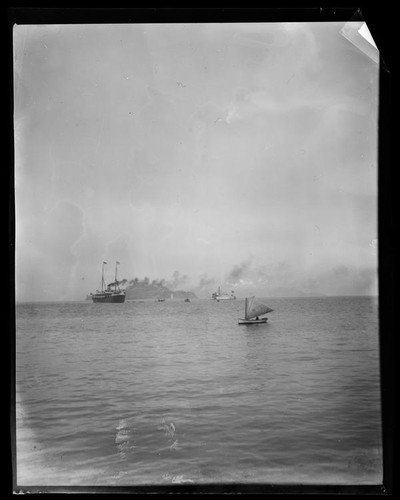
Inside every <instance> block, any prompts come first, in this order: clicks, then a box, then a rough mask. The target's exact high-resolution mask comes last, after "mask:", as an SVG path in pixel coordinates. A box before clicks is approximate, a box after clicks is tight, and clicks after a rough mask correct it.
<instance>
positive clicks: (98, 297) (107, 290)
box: [91, 262, 125, 303]
mask: <svg viewBox="0 0 400 500" xmlns="http://www.w3.org/2000/svg"><path fill="white" fill-rule="evenodd" d="M104 264H107V262H103V266H102V269H101V286H100V290H96V292H95V293H92V294H91V297H92V300H93V302H101V303H121V302H125V291H124V290H121V289H120V287H119V281H118V278H117V267H118V264H119V262H116V264H115V277H114V281H113V282H112V283H109V284H108V285H106V282H105V280H104Z"/></svg>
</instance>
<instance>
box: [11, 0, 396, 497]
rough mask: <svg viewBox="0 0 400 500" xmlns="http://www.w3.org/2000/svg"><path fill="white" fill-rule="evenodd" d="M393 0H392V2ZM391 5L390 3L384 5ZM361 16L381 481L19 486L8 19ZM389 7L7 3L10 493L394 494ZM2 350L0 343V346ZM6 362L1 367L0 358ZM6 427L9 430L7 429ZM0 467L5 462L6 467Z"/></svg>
mask: <svg viewBox="0 0 400 500" xmlns="http://www.w3.org/2000/svg"><path fill="white" fill-rule="evenodd" d="M392 5H393V4H392ZM392 9H394V8H393V7H392ZM349 20H357V21H361V20H364V21H365V22H366V23H367V26H368V28H369V30H370V32H371V34H372V36H373V38H374V40H375V43H376V45H377V46H378V48H379V50H380V88H379V118H378V127H379V140H378V164H379V166H378V233H379V258H378V270H379V323H380V335H379V342H380V356H381V397H382V422H383V424H382V425H383V429H382V439H383V471H384V475H383V483H382V484H378V485H351V484H349V485H319V484H315V485H314V484H313V485H310V484H298V485H293V484H290V485H289V484H288V485H284V484H236V483H235V484H232V483H228V484H224V483H222V484H199V485H160V486H158V485H149V486H93V487H83V486H82V487H80V486H71V487H70V486H65V487H63V486H19V485H18V484H17V483H16V478H15V471H16V460H15V449H16V446H15V281H14V271H15V204H14V155H13V148H14V139H13V75H12V71H13V69H12V68H13V45H12V28H13V25H14V24H57V23H60V24H74V23H83V24H92V23H148V22H151V23H183V22H186V23H191V22H196V23H206V22H207V23H208V22H213V23H219V22H230V23H234V22H329V21H331V22H332V21H349ZM395 23H396V14H395V12H394V10H393V12H391V8H390V7H389V8H387V9H385V8H384V6H383V7H382V6H380V7H374V8H373V7H367V6H358V7H340V6H339V7H326V6H318V5H315V4H314V5H313V6H311V7H294V8H293V7H275V8H273V7H271V8H219V7H218V8H206V7H205V8H176V7H175V8H158V7H153V8H142V7H140V8H126V7H120V8H118V7H87V6H83V7H75V6H74V7H27V6H21V7H18V6H11V7H8V9H7V26H6V30H5V32H6V37H7V40H6V46H7V48H8V54H6V56H7V57H6V60H8V63H9V73H8V81H7V84H8V89H7V90H8V91H9V101H8V104H9V110H8V111H9V112H8V118H9V121H10V126H9V145H10V150H9V154H10V162H9V169H8V181H9V182H8V186H7V187H8V196H6V199H7V200H8V204H7V208H6V210H7V213H8V221H7V222H8V231H7V233H8V264H9V266H8V271H9V276H8V283H9V288H8V290H7V292H8V297H6V301H7V302H8V303H9V308H8V310H9V311H10V314H9V318H8V319H9V328H8V330H7V332H9V339H8V341H9V345H8V347H9V349H7V350H5V352H7V353H9V354H10V360H9V362H10V370H9V372H8V373H6V379H7V377H8V376H9V377H10V392H9V396H10V412H9V418H10V431H9V434H8V435H9V437H10V438H11V441H10V446H9V447H7V452H10V453H7V455H8V456H7V458H8V461H7V463H9V464H10V490H9V491H10V492H13V493H14V494H15V493H31V494H37V493H55V494H60V493H83V494H88V493H90V494H93V493H99V494H110V493H112V494H127V493H131V494H132V493H133V494H146V493H155V494H168V493H172V494H174V493H180V494H185V493H195V494H203V493H208V494H221V493H222V494H247V493H259V494H324V495H326V494H327V495H336V494H341V495H343V494H351V495H382V494H383V495H391V494H395V492H396V491H397V488H396V486H395V483H394V481H395V477H394V471H395V470H396V465H397V466H398V462H397V461H396V458H397V455H396V452H397V450H396V448H395V438H396V436H397V434H396V429H395V403H394V400H395V382H394V379H395V359H394V356H395V344H394V283H395V279H394V278H395V273H394V262H395V260H394V235H395V233H394V230H395V227H394V225H395V218H394V208H393V201H394V199H395V194H394V180H395V179H394V175H395V173H394V168H393V163H394V162H393V149H392V148H393V144H394V142H393V139H394V136H393V132H394V130H395V128H394V115H395V113H394V111H393V109H394V108H395V105H396V104H397V103H396V97H397V96H396V95H395V91H394V80H395V76H396V75H395V73H396V66H395V62H394V51H395V47H394V45H395V30H396V24H395ZM3 352H4V350H3ZM6 366H8V365H7V364H6ZM10 434H11V436H10ZM7 470H8V469H7Z"/></svg>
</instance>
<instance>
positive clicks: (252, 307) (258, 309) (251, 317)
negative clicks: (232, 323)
mask: <svg viewBox="0 0 400 500" xmlns="http://www.w3.org/2000/svg"><path fill="white" fill-rule="evenodd" d="M272 311H273V309H271V308H270V307H268V306H266V305H265V304H263V303H262V302H261V301H260V300H259V299H256V298H255V297H254V296H253V297H249V298H247V297H246V300H245V303H244V319H239V325H257V324H259V323H266V322H267V321H268V318H260V316H262V315H263V314H267V313H269V312H272Z"/></svg>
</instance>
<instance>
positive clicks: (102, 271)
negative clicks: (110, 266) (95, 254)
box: [101, 261, 107, 292]
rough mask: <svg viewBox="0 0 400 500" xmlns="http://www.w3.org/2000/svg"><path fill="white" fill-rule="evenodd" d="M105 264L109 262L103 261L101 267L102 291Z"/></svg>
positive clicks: (102, 287)
mask: <svg viewBox="0 0 400 500" xmlns="http://www.w3.org/2000/svg"><path fill="white" fill-rule="evenodd" d="M104 264H107V262H104V261H103V265H102V268H101V291H102V292H103V291H104Z"/></svg>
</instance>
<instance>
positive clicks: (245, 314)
mask: <svg viewBox="0 0 400 500" xmlns="http://www.w3.org/2000/svg"><path fill="white" fill-rule="evenodd" d="M244 319H249V318H248V317H247V297H246V298H245V300H244Z"/></svg>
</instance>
